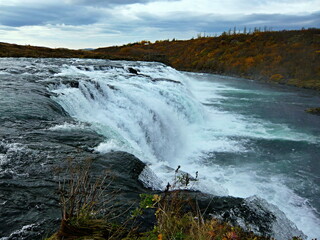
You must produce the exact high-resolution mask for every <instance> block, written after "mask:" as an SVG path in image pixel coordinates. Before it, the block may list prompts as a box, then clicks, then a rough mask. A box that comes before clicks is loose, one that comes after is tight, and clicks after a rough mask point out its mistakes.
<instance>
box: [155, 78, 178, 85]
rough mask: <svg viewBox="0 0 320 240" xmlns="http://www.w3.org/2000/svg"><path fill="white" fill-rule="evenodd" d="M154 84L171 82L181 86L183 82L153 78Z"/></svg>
mask: <svg viewBox="0 0 320 240" xmlns="http://www.w3.org/2000/svg"><path fill="white" fill-rule="evenodd" d="M151 81H152V82H160V81H162V82H171V83H177V84H181V82H179V81H176V80H172V79H167V78H153V79H151Z"/></svg>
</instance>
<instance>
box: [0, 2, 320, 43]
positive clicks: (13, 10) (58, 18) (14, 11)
mask: <svg viewBox="0 0 320 240" xmlns="http://www.w3.org/2000/svg"><path fill="white" fill-rule="evenodd" d="M319 1H320V0H305V1H300V0H299V1H298V0H290V1H289V0H250V1H249V0H247V1H244V0H237V1H236V0H224V1H223V2H221V1H218V0H197V1H194V0H179V1H178V0H108V1H106V0H46V1H43V0H10V1H4V0H0V35H1V41H7V42H15V43H19V44H35V45H44V46H51V47H71V48H83V47H102V46H110V45H120V44H125V43H129V42H136V41H140V40H151V41H155V40H160V39H172V38H178V39H190V38H192V37H195V36H197V34H198V33H200V32H202V33H203V32H206V34H214V33H217V34H219V33H222V32H223V31H228V29H229V28H231V29H233V27H234V26H236V27H237V29H243V27H244V26H246V27H247V29H249V28H251V29H253V28H254V27H261V28H263V27H264V26H267V27H271V28H272V29H274V30H282V29H299V28H302V27H306V28H308V27H317V26H319V25H320V2H319Z"/></svg>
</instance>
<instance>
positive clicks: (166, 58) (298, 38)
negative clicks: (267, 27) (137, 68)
mask: <svg viewBox="0 0 320 240" xmlns="http://www.w3.org/2000/svg"><path fill="white" fill-rule="evenodd" d="M0 57H63V58H70V57H76V58H103V59H126V60H143V61H159V62H163V63H166V64H168V65H170V66H172V67H174V68H176V69H178V70H186V71H198V72H211V73H218V74H224V75H231V76H239V77H245V78H252V79H258V80H265V81H272V82H276V83H281V84H289V85H294V86H298V87H304V88H311V89H316V90H320V29H308V30H299V31H280V32H271V31H269V32H255V33H250V34H227V33H224V34H222V35H221V36H219V37H199V38H197V39H191V40H185V41H181V40H171V41H169V40H165V41H156V42H155V43H151V42H148V41H141V42H138V43H132V44H128V45H124V46H119V47H107V48H99V49H96V50H93V51H84V50H69V49H61V48H58V49H50V48H43V47H33V46H20V45H14V44H7V43H0Z"/></svg>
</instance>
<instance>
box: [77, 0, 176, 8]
mask: <svg viewBox="0 0 320 240" xmlns="http://www.w3.org/2000/svg"><path fill="white" fill-rule="evenodd" d="M159 1H166V2H174V1H179V0H72V1H71V3H72V4H79V5H87V6H102V7H106V6H115V5H128V4H135V3H148V2H159Z"/></svg>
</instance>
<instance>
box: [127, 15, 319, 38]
mask: <svg viewBox="0 0 320 240" xmlns="http://www.w3.org/2000/svg"><path fill="white" fill-rule="evenodd" d="M139 18H140V21H137V22H135V23H132V24H134V25H135V26H136V27H138V26H139V24H142V23H145V24H144V26H147V27H150V28H157V29H163V30H164V29H165V30H168V31H175V30H179V31H197V32H207V33H210V32H211V33H219V32H222V31H227V30H228V29H229V28H232V29H233V27H234V26H236V27H238V28H241V29H243V27H244V26H246V27H252V28H254V27H264V26H267V27H271V28H273V29H274V30H282V29H292V28H295V29H297V28H302V27H316V26H319V24H320V12H317V13H313V14H306V15H298V16H297V15H290V14H249V15H219V14H194V13H186V12H173V13H170V14H167V15H165V16H156V15H152V14H149V13H141V14H140V15H139Z"/></svg>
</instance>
